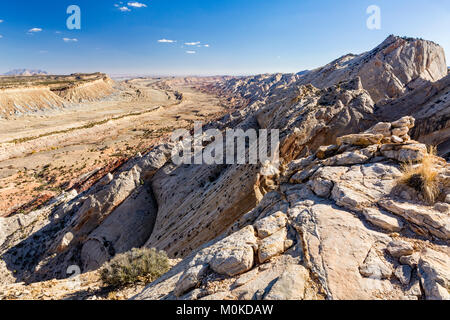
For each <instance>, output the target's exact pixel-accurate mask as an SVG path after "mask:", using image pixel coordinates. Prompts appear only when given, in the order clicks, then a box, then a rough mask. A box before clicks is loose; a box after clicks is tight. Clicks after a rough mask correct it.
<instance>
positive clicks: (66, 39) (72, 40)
mask: <svg viewBox="0 0 450 320" xmlns="http://www.w3.org/2000/svg"><path fill="white" fill-rule="evenodd" d="M63 41H64V42H78V39H76V38H73V39H71V38H63Z"/></svg>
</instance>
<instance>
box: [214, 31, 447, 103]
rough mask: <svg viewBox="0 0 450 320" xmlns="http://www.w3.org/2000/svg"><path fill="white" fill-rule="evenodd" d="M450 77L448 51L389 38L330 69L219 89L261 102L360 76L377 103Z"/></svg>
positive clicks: (248, 80) (248, 79) (256, 79)
mask: <svg viewBox="0 0 450 320" xmlns="http://www.w3.org/2000/svg"><path fill="white" fill-rule="evenodd" d="M446 75H447V63H446V59H445V52H444V49H443V48H442V47H441V46H439V45H438V44H435V43H434V42H431V41H426V40H422V39H412V38H402V37H397V36H393V35H391V36H389V37H388V38H387V39H386V40H385V41H384V42H383V43H382V44H380V45H379V46H377V47H376V48H375V49H373V50H371V51H368V52H366V53H363V54H360V55H354V54H348V55H345V56H343V57H341V58H339V59H336V60H334V61H332V62H331V63H329V64H327V65H326V66H323V67H320V68H317V69H315V70H311V71H308V72H306V73H300V75H298V74H286V75H282V74H277V75H259V76H253V77H243V78H236V79H232V80H228V81H225V82H223V83H222V84H220V85H219V87H220V88H221V89H222V90H224V91H227V92H229V93H230V94H235V95H240V96H242V97H245V98H247V99H250V100H251V101H254V100H261V99H264V98H265V97H267V96H269V95H271V94H272V92H273V91H274V90H276V89H277V88H279V87H280V86H286V85H290V84H292V83H296V84H297V85H306V84H312V85H314V86H315V87H317V88H327V87H330V86H332V85H335V84H338V83H339V82H341V81H347V80H349V79H353V78H356V77H360V78H361V82H362V85H363V87H364V89H366V90H367V91H368V92H369V94H370V96H371V97H372V99H373V100H374V102H379V101H381V100H383V99H387V98H398V97H400V96H402V95H403V94H405V93H406V92H409V91H411V90H413V89H416V88H418V87H420V86H421V85H423V84H424V83H425V82H427V81H431V82H435V81H438V80H439V79H441V78H443V77H445V76H446Z"/></svg>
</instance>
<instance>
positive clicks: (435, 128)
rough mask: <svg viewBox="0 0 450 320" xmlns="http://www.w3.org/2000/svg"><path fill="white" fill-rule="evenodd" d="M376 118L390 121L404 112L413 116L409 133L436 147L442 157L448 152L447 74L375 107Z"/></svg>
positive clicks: (449, 92) (449, 97)
mask: <svg viewBox="0 0 450 320" xmlns="http://www.w3.org/2000/svg"><path fill="white" fill-rule="evenodd" d="M375 115H376V118H377V119H379V120H383V121H393V120H394V119H398V118H400V117H403V116H405V115H410V116H413V117H414V118H415V119H416V126H415V127H414V129H413V130H412V132H411V136H412V137H413V138H414V139H416V140H419V141H421V142H423V143H426V144H429V145H434V146H437V147H438V152H439V154H440V155H442V156H444V157H448V156H449V154H450V75H448V76H446V77H445V78H443V79H441V80H439V81H437V82H434V83H426V84H424V85H423V86H421V87H420V88H418V89H417V90H414V91H412V92H410V93H408V94H406V95H404V96H403V97H401V98H399V99H396V100H393V101H386V102H384V103H380V104H378V105H377V106H376V112H375Z"/></svg>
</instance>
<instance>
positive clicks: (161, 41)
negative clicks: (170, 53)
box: [158, 39, 177, 43]
mask: <svg viewBox="0 0 450 320" xmlns="http://www.w3.org/2000/svg"><path fill="white" fill-rule="evenodd" d="M158 42H159V43H175V42H177V41H176V40H169V39H161V40H158Z"/></svg>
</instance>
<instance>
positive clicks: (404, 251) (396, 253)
mask: <svg viewBox="0 0 450 320" xmlns="http://www.w3.org/2000/svg"><path fill="white" fill-rule="evenodd" d="M387 251H388V252H389V254H390V255H391V256H393V257H394V258H400V257H402V256H408V255H411V254H413V253H414V247H413V246H412V245H411V244H410V243H409V242H406V241H402V240H394V241H391V242H389V244H388V246H387Z"/></svg>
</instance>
